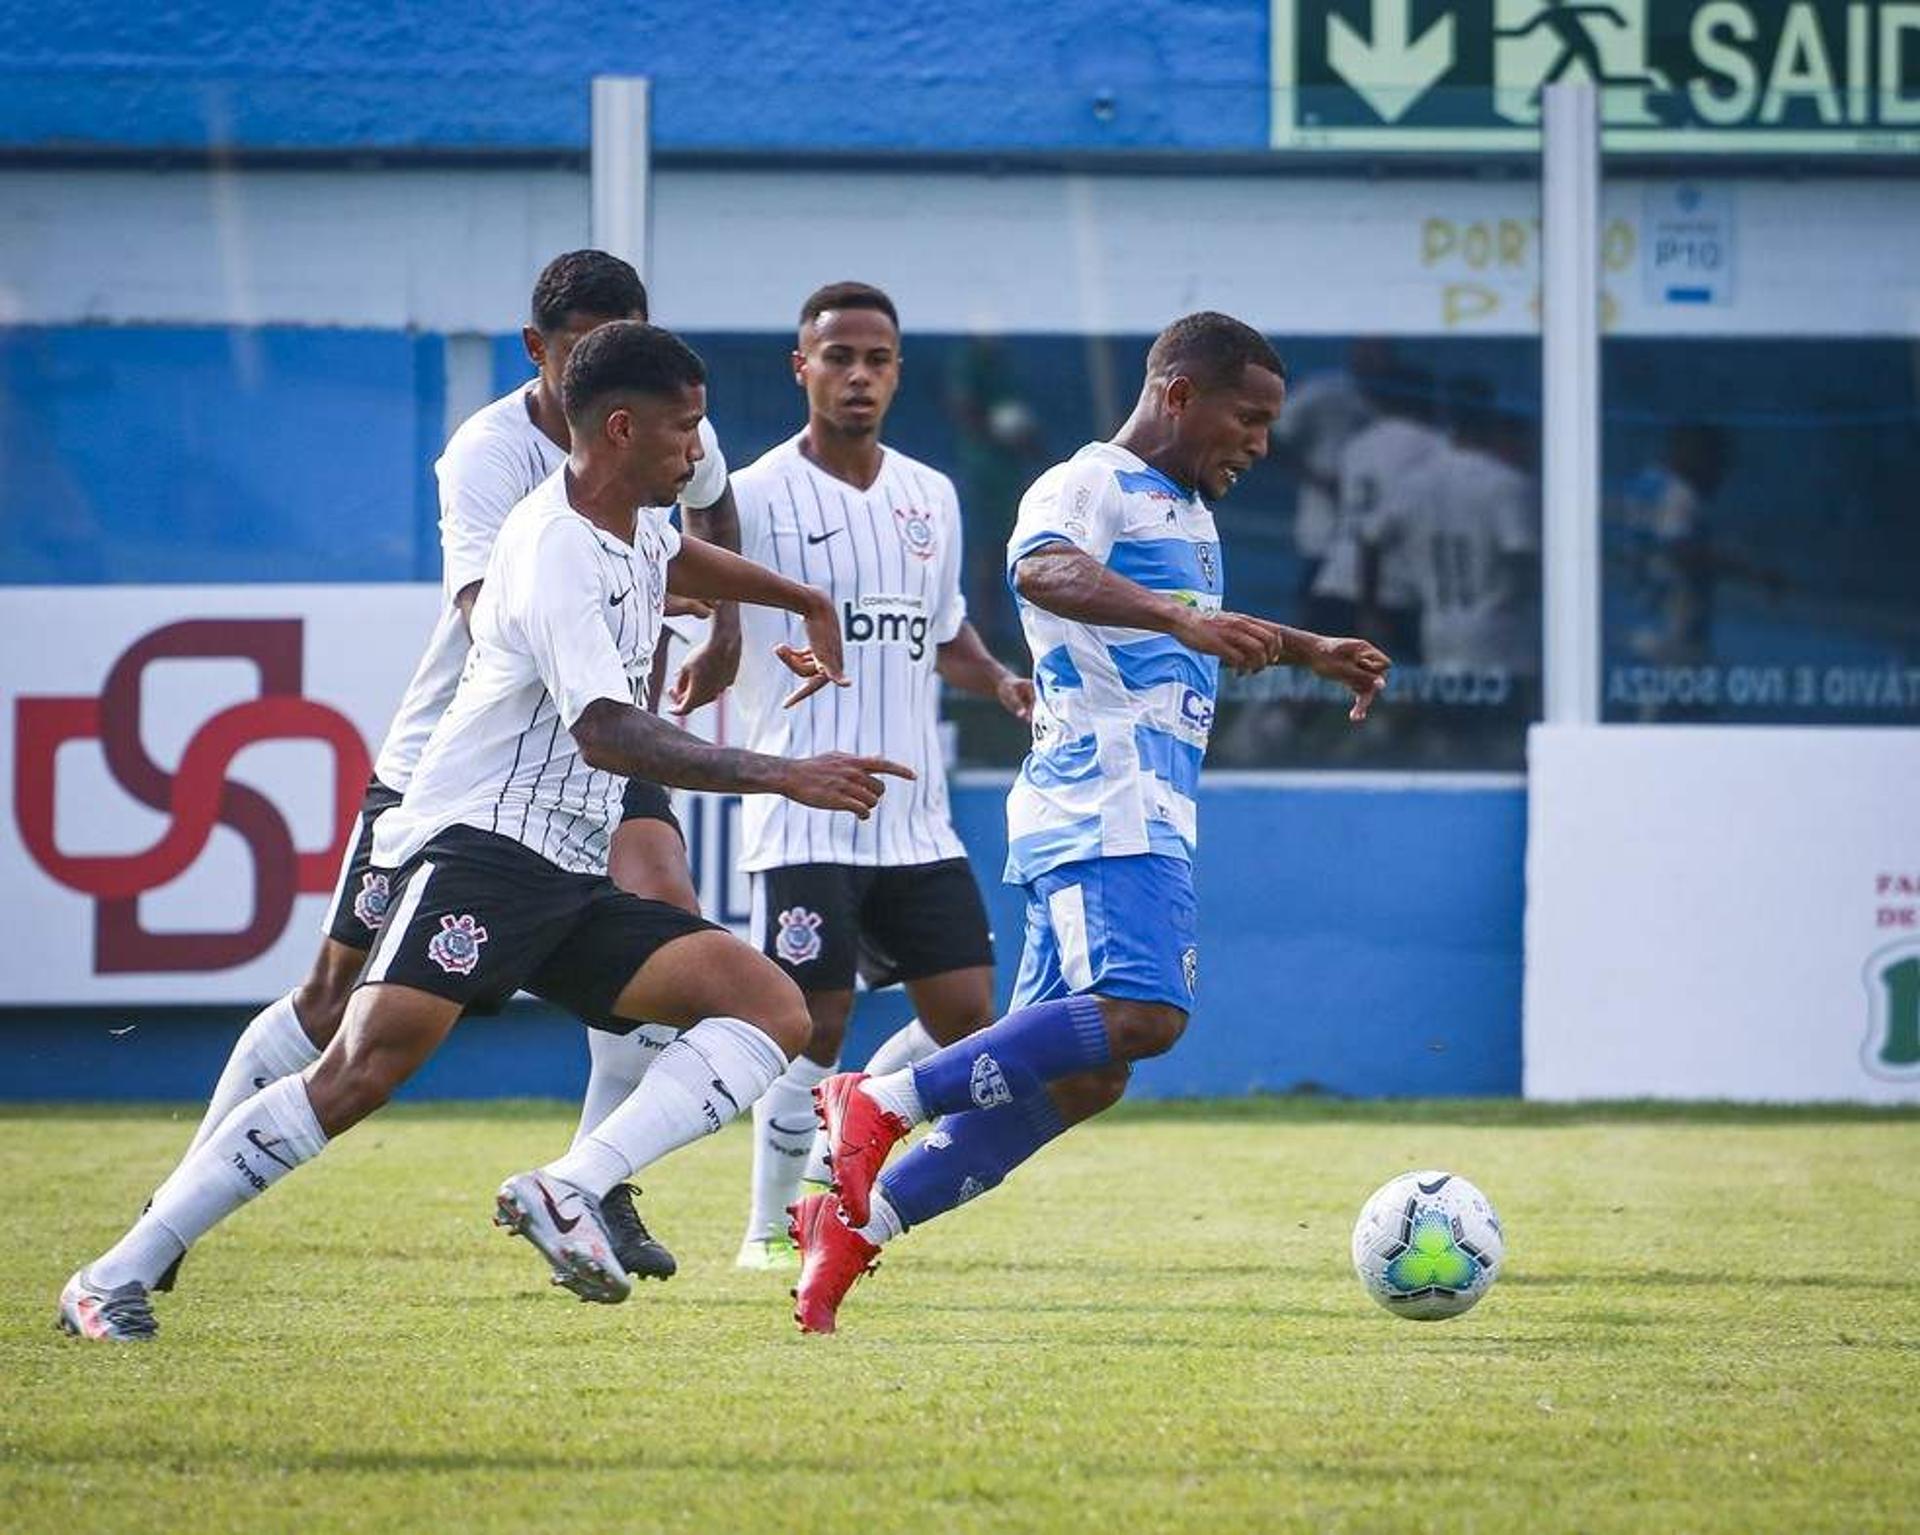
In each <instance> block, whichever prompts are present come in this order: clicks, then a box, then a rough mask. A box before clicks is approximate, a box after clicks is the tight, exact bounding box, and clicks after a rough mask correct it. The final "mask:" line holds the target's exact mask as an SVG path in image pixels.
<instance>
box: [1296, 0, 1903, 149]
mask: <svg viewBox="0 0 1920 1535" xmlns="http://www.w3.org/2000/svg"><path fill="white" fill-rule="evenodd" d="M1272 42H1273V70H1272V86H1273V93H1272V95H1273V118H1272V142H1273V145H1274V147H1275V148H1278V149H1362V150H1374V151H1380V150H1386V151H1400V150H1404V151H1410V152H1430V151H1434V150H1460V149H1489V150H1526V149H1531V148H1533V147H1535V146H1536V145H1537V144H1538V142H1539V124H1540V92H1541V90H1542V88H1543V87H1545V86H1547V85H1551V84H1554V83H1556V82H1559V81H1586V82H1589V83H1591V84H1593V85H1595V86H1597V87H1598V89H1599V94H1600V106H1601V116H1602V124H1603V134H1604V143H1605V145H1606V148H1607V149H1608V150H1610V151H1614V152H1625V153H1632V152H1642V153H1658V154H1682V153H1707V152H1714V153H1721V152H1734V153H1766V154H1808V153H1814V154H1821V153H1841V154H1847V153H1852V154H1913V153H1920V3H1916V0H1273V7H1272Z"/></svg>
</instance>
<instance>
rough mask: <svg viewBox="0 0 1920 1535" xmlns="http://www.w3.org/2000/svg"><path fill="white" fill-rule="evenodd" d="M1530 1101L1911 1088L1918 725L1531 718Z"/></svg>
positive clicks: (1857, 1097) (1916, 1029) (1917, 995)
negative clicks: (1734, 725)
mask: <svg viewBox="0 0 1920 1535" xmlns="http://www.w3.org/2000/svg"><path fill="white" fill-rule="evenodd" d="M1529 768H1530V796H1529V807H1528V839H1527V917H1526V988H1525V1022H1524V1031H1523V1034H1524V1050H1525V1067H1524V1085H1525V1091H1526V1095H1527V1096H1528V1097H1529V1098H1548V1099H1580V1098H1640V1097H1650V1098H1681V1099H1712V1098H1727V1099H1741V1100H1752V1101H1760V1100H1774V1101H1782V1102H1785V1101H1808V1102H1811V1101H1827V1100H1854V1101H1860V1102H1875V1103H1894V1102H1915V1101H1920V794H1917V793H1916V792H1915V789H1916V785H1920V731H1912V730H1843V729H1818V730H1812V729H1806V730H1793V729H1764V728H1740V729H1728V728H1724V727H1721V728H1712V727H1684V726H1664V727H1662V726H1624V725H1607V726H1598V727H1591V726H1536V727H1535V728H1534V730H1533V732H1532V734H1531V736H1530V739H1529Z"/></svg>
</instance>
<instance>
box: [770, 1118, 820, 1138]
mask: <svg viewBox="0 0 1920 1535" xmlns="http://www.w3.org/2000/svg"><path fill="white" fill-rule="evenodd" d="M767 1128H768V1129H769V1130H772V1131H773V1132H774V1133H775V1134H778V1135H811V1134H813V1132H814V1131H815V1130H818V1129H819V1128H820V1123H819V1121H818V1120H813V1119H809V1120H808V1121H807V1122H806V1123H805V1124H803V1125H799V1126H795V1125H783V1124H781V1123H780V1121H779V1120H777V1119H769V1120H768V1121H767Z"/></svg>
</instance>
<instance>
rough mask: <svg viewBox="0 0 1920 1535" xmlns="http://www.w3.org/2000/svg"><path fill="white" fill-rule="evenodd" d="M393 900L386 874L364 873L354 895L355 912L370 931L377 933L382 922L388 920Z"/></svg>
mask: <svg viewBox="0 0 1920 1535" xmlns="http://www.w3.org/2000/svg"><path fill="white" fill-rule="evenodd" d="M392 900H393V896H392V892H391V891H390V890H389V889H388V888H387V876H386V875H384V874H372V873H368V874H363V875H361V876H360V888H359V890H358V891H357V892H355V894H354V897H353V914H354V915H355V916H356V917H358V918H359V919H360V922H361V925H362V926H364V927H365V928H366V929H367V930H368V931H369V932H374V933H377V932H379V931H380V924H381V923H382V922H384V921H386V920H387V907H388V906H389V905H390V904H391V902H392Z"/></svg>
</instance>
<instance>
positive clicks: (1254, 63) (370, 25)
mask: <svg viewBox="0 0 1920 1535" xmlns="http://www.w3.org/2000/svg"><path fill="white" fill-rule="evenodd" d="M0 38H4V39H5V42H4V43H0V70H4V73H5V75H6V77H7V79H6V89H5V91H4V92H0V143H3V144H6V145H11V146H14V147H20V148H31V149H38V150H48V149H62V150H72V149H82V150H84V149H102V148H112V149H124V148H129V147H134V148H143V149H153V148H184V149H195V148H205V147H207V146H223V147H231V148H239V149H244V150H268V151H294V152H313V151H321V152H327V151H338V150H342V149H356V150H366V149H384V150H398V151H410V150H421V149H428V150H434V151H440V152H445V151H449V150H451V151H458V152H466V153H474V152H489V151H491V152H519V153H524V152H527V151H549V152H550V151H555V150H559V151H570V152H573V153H579V152H582V151H584V149H585V148H586V143H587V128H588V122H587V82H588V80H589V79H590V78H591V77H592V76H594V75H596V74H627V75H632V74H641V75H647V76H649V77H651V78H652V80H653V81H654V122H655V143H656V147H657V148H659V149H660V150H663V151H668V152H674V151H693V152H714V151H742V150H745V151H762V152H764V151H769V150H780V151H793V150H806V151H822V150H826V151H846V150H856V151H857V150H865V151H875V150H883V151H897V150H901V149H924V150H939V151H943V152H951V151H956V150H958V151H968V150H974V151H978V150H994V149H1005V150H1019V151H1032V150H1036V149H1038V150H1047V149H1084V150H1100V149H1126V148H1153V149H1186V150H1220V149H1245V150H1251V149H1258V148H1262V147H1264V145H1265V143H1266V139H1267V131H1268V100H1267V60H1268V6H1267V0H1136V3H1133V4H1129V5H1126V6H1124V7H1122V6H1116V5H1114V4H1111V3H1108V0H1055V3H1053V4H1049V5H1046V6H1027V7H1018V6H1007V5H1005V4H1001V3H996V0H959V3H955V4H950V5H943V6H939V7H922V8H919V9H918V10H909V11H903V10H901V9H899V8H876V9H873V10H871V11H867V12H863V11H860V10H858V9H848V8H844V7H832V8H829V7H825V6H819V5H789V4H781V3H776V0H747V3H739V4H730V5H712V4H696V3H689V0H656V3H650V4H644V5H634V6H625V7H611V8H607V7H599V8H593V9H591V10H589V9H585V8H582V7H576V6H565V5H561V6H548V7H533V8H529V7H526V6H522V5H508V4H503V3H501V0H470V3H461V4H455V3H452V0H427V3H423V4H411V5H406V6H401V7H397V8H396V7H394V6H391V5H386V4H378V3H374V0H333V3H328V4H325V5H322V4H318V3H312V0H307V3H300V4H295V5H288V6H273V7H266V8H262V7H257V6H247V5H240V4H237V3H235V0H199V3H188V4H182V5H177V6H169V7H166V8H164V9H161V10H158V11H156V10H154V9H152V8H151V7H142V6H135V5H131V4H128V3H126V0H74V3H68V4H63V5H61V6H59V7H57V8H55V9H54V10H52V11H48V10H47V9H46V8H44V7H39V6H34V5H30V4H27V3H25V0H6V3H5V4H4V5H0Z"/></svg>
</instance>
